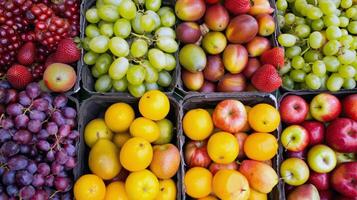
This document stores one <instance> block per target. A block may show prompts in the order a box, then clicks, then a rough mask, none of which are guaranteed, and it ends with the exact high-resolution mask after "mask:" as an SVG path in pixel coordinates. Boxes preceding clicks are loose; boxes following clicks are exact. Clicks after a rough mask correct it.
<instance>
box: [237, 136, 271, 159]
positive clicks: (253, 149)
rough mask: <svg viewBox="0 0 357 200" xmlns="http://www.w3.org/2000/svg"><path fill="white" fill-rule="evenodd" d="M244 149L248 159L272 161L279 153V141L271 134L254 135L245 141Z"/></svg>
mask: <svg viewBox="0 0 357 200" xmlns="http://www.w3.org/2000/svg"><path fill="white" fill-rule="evenodd" d="M243 148H244V153H245V155H247V157H248V158H250V159H253V160H258V161H265V160H270V159H272V158H273V157H274V156H275V155H276V153H277V152H278V141H277V139H276V138H275V137H274V135H272V134H270V133H253V134H250V135H248V137H247V139H245V142H244V147H243Z"/></svg>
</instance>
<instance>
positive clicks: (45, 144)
mask: <svg viewBox="0 0 357 200" xmlns="http://www.w3.org/2000/svg"><path fill="white" fill-rule="evenodd" d="M36 147H37V148H38V149H39V150H41V151H46V152H47V151H48V150H50V148H51V145H50V143H49V142H47V141H46V140H39V141H38V142H37V144H36Z"/></svg>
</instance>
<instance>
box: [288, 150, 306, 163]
mask: <svg viewBox="0 0 357 200" xmlns="http://www.w3.org/2000/svg"><path fill="white" fill-rule="evenodd" d="M286 156H287V157H288V158H300V159H301V160H304V161H306V158H307V149H304V150H302V151H286Z"/></svg>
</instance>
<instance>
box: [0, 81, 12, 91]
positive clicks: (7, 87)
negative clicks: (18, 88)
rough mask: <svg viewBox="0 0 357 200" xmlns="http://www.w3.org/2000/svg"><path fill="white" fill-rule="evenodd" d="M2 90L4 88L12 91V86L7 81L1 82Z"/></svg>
mask: <svg viewBox="0 0 357 200" xmlns="http://www.w3.org/2000/svg"><path fill="white" fill-rule="evenodd" d="M0 88H4V89H10V88H11V85H10V83H9V82H8V81H6V80H1V81H0Z"/></svg>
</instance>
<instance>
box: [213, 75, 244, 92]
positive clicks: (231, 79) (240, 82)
mask: <svg viewBox="0 0 357 200" xmlns="http://www.w3.org/2000/svg"><path fill="white" fill-rule="evenodd" d="M246 87H247V81H246V78H245V77H244V75H243V74H225V75H224V76H223V77H222V78H221V80H219V82H218V86H217V91H219V92H242V91H244V90H245V88H246Z"/></svg>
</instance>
